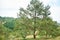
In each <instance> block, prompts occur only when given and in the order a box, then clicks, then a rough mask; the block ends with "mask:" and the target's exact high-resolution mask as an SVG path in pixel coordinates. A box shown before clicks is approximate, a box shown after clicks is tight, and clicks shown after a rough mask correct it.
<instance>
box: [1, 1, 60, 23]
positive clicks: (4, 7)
mask: <svg viewBox="0 0 60 40" xmlns="http://www.w3.org/2000/svg"><path fill="white" fill-rule="evenodd" d="M30 1H31V0H0V16H3V17H4V16H6V17H17V13H19V9H20V8H21V7H22V8H26V7H27V5H28V4H29V2H30ZM40 1H41V2H43V4H44V5H50V7H51V8H50V11H51V15H50V16H51V18H52V19H53V20H55V21H57V22H60V15H59V13H60V0H40Z"/></svg>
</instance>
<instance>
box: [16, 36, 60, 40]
mask: <svg viewBox="0 0 60 40" xmlns="http://www.w3.org/2000/svg"><path fill="white" fill-rule="evenodd" d="M17 40H19V39H17ZM20 40H60V36H59V37H56V38H49V39H48V38H36V39H33V38H27V39H20Z"/></svg>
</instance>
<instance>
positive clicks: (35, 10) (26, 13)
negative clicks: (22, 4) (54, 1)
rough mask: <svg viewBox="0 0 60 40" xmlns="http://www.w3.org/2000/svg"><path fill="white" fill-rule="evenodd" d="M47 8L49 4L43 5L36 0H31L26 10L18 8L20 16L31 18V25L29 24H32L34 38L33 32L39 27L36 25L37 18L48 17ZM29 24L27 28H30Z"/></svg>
mask: <svg viewBox="0 0 60 40" xmlns="http://www.w3.org/2000/svg"><path fill="white" fill-rule="evenodd" d="M49 8H50V7H49V6H46V7H44V5H43V3H42V2H40V1H38V0H32V1H31V2H30V4H29V5H28V7H27V9H26V10H25V9H23V8H20V14H19V16H20V18H22V17H27V19H30V20H32V22H31V23H32V24H33V25H32V24H31V26H33V27H32V29H33V36H34V39H35V38H36V34H35V32H36V30H37V28H38V27H39V26H38V27H37V26H36V24H37V20H38V19H43V18H46V17H48V15H50V11H49ZM29 17H30V18H29ZM25 21H26V20H25ZM27 21H29V20H27ZM31 26H30V27H29V28H31Z"/></svg>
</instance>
